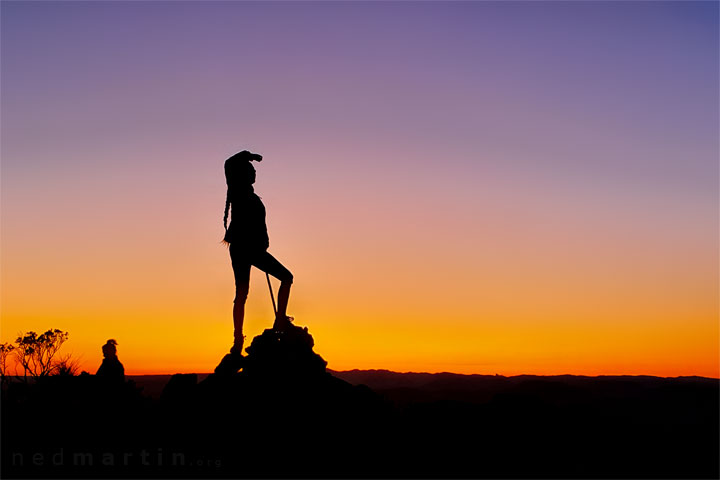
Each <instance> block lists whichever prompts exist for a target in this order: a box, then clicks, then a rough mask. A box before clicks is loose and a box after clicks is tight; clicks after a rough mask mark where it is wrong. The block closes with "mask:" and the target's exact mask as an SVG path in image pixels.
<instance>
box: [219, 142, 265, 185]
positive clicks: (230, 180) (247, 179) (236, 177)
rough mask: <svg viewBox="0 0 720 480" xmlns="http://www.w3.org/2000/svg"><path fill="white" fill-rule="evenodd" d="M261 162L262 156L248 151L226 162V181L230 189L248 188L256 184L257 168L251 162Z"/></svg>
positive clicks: (237, 154)
mask: <svg viewBox="0 0 720 480" xmlns="http://www.w3.org/2000/svg"><path fill="white" fill-rule="evenodd" d="M253 160H255V161H257V162H259V161H261V160H262V156H261V155H259V154H257V153H251V152H248V151H247V150H243V151H242V152H239V153H236V154H235V155H233V156H232V157H230V158H228V159H227V160H225V181H226V182H227V185H228V187H240V188H242V187H246V186H250V185H252V184H253V183H255V167H253V166H252V163H250V162H251V161H253Z"/></svg>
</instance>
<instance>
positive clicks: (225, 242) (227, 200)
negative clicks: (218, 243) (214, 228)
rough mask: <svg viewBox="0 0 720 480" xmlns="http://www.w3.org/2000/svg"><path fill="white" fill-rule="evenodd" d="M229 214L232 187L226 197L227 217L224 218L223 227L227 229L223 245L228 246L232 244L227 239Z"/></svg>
mask: <svg viewBox="0 0 720 480" xmlns="http://www.w3.org/2000/svg"><path fill="white" fill-rule="evenodd" d="M229 213H230V187H228V189H227V195H226V197H225V216H224V217H223V226H224V227H225V237H223V239H222V243H223V244H225V245H226V246H227V245H229V244H230V243H229V242H228V241H227V240H226V238H227V229H228V225H227V220H228V214H229Z"/></svg>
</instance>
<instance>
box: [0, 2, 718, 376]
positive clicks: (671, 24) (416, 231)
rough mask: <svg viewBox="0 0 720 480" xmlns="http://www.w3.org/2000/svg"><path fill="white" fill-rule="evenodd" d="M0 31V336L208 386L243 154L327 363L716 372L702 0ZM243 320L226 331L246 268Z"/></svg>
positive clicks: (94, 362)
mask: <svg viewBox="0 0 720 480" xmlns="http://www.w3.org/2000/svg"><path fill="white" fill-rule="evenodd" d="M0 13H1V14H2V19H1V27H2V30H1V32H0V40H1V54H2V57H1V65H0V66H1V70H0V73H1V75H0V80H1V95H2V97H1V101H2V111H1V113H2V118H1V120H2V129H1V133H2V152H1V153H2V164H1V171H0V174H1V187H2V191H1V195H2V196H1V200H2V205H1V208H2V210H1V213H2V225H1V226H2V230H1V241H2V244H1V247H2V257H1V261H2V272H1V273H2V292H1V293H2V297H1V300H2V306H1V311H0V313H1V315H2V325H1V330H0V340H2V341H11V340H14V339H15V337H16V336H17V333H18V332H20V331H26V330H36V331H39V330H42V331H44V330H46V329H48V328H61V329H63V330H67V331H69V332H70V340H69V341H68V343H67V344H66V346H65V347H63V349H64V350H66V352H67V353H70V352H72V353H73V354H74V355H75V356H78V357H79V358H80V359H81V361H82V363H83V368H85V369H87V370H89V371H91V372H93V373H94V372H95V370H96V369H97V367H98V366H99V363H100V360H101V351H100V347H101V345H102V344H103V343H105V341H106V340H107V339H108V338H116V339H117V340H118V343H119V345H118V353H119V357H120V359H121V361H122V362H123V363H124V364H125V369H126V373H130V374H140V373H175V372H193V371H194V372H208V371H211V370H212V369H213V368H214V366H215V365H216V364H217V362H218V361H219V359H220V358H221V356H222V355H223V354H224V353H226V351H227V349H228V348H229V347H230V345H231V342H232V315H231V308H232V299H233V295H234V284H233V276H232V269H231V266H230V259H229V254H228V251H227V250H226V249H225V247H223V246H222V245H221V244H220V243H219V241H220V240H221V238H222V236H223V233H224V232H223V226H222V215H223V208H224V201H225V183H224V177H223V170H222V165H223V161H224V160H225V158H227V157H228V156H230V155H231V154H233V153H235V152H237V151H239V150H242V149H246V148H247V149H251V150H253V151H257V152H260V153H262V154H263V155H264V156H265V160H264V161H263V162H262V163H261V164H259V165H258V166H257V168H258V181H257V184H256V192H257V193H258V194H259V195H260V196H261V197H262V199H263V201H264V203H265V205H266V207H267V210H268V228H269V233H270V252H271V253H273V254H274V255H275V256H276V257H277V258H278V259H280V260H281V261H282V262H283V263H284V264H285V265H286V266H288V267H289V268H290V269H291V270H292V271H293V273H294V275H295V279H296V282H295V285H294V288H293V292H292V296H291V299H290V308H289V313H290V314H291V315H294V316H295V317H296V323H298V324H301V325H308V326H309V327H310V331H311V333H312V334H313V335H314V337H315V341H316V348H315V350H316V351H317V352H318V353H320V354H321V355H322V356H323V357H324V358H325V359H326V360H328V362H329V367H330V368H334V369H352V368H387V369H391V370H397V371H429V372H438V371H451V372H460V373H483V374H494V373H499V374H520V373H528V374H565V373H569V374H588V375H596V374H650V375H662V376H676V375H704V376H713V377H717V376H719V375H720V367H719V358H718V355H719V353H718V352H719V348H718V345H719V327H718V288H719V284H718V260H719V259H718V127H719V125H718V31H719V29H718V3H717V2H692V1H688V2H637V3H635V2H557V3H555V2H532V3H530V2H503V3H496V2H450V3H441V2H360V3H355V2H342V3H340V2H338V3H328V2H294V3H286V2H269V3H255V2H63V1H54V2H39V1H33V2H20V1H6V0H4V1H2V3H1V5H0ZM275 285H276V286H277V282H276V284H275ZM247 310H248V313H247V320H246V334H247V335H248V338H252V336H254V335H257V334H259V333H260V332H261V331H262V330H263V329H264V328H268V327H269V326H270V325H271V323H272V306H271V303H270V299H269V294H268V291H267V286H266V284H265V278H264V275H262V274H261V272H259V271H257V270H254V272H253V278H252V283H251V292H250V298H249V300H248V308H247Z"/></svg>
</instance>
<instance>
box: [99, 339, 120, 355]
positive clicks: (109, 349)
mask: <svg viewBox="0 0 720 480" xmlns="http://www.w3.org/2000/svg"><path fill="white" fill-rule="evenodd" d="M116 345H117V341H116V340H115V339H114V338H111V339H110V340H108V341H107V343H106V344H105V345H103V346H102V352H103V357H105V358H111V357H116V356H117V347H116Z"/></svg>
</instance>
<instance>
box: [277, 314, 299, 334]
mask: <svg viewBox="0 0 720 480" xmlns="http://www.w3.org/2000/svg"><path fill="white" fill-rule="evenodd" d="M293 320H294V318H293V317H288V316H287V315H285V316H278V317H275V323H274V324H273V330H277V331H278V332H285V331H287V330H289V329H290V328H291V327H292V326H293V324H292V321H293Z"/></svg>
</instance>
